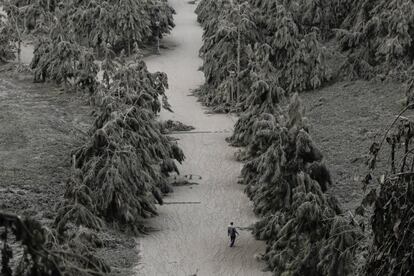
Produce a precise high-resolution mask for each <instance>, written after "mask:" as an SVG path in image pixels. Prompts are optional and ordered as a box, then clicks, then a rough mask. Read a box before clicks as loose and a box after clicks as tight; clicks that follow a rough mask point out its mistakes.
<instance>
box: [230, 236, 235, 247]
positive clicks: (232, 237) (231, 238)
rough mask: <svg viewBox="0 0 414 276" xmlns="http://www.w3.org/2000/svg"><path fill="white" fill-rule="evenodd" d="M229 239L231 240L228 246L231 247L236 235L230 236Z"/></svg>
mask: <svg viewBox="0 0 414 276" xmlns="http://www.w3.org/2000/svg"><path fill="white" fill-rule="evenodd" d="M230 240H231V242H230V247H233V246H234V242H235V241H236V236H231V237H230Z"/></svg>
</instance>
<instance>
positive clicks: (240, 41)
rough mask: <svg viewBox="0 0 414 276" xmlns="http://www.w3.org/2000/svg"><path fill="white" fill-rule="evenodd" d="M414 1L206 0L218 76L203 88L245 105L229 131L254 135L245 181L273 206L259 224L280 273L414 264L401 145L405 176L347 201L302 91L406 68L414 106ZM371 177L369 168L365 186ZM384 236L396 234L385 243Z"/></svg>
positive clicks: (205, 94) (403, 74)
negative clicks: (338, 193)
mask: <svg viewBox="0 0 414 276" xmlns="http://www.w3.org/2000/svg"><path fill="white" fill-rule="evenodd" d="M412 8H414V4H412V3H411V2H410V1H380V0H379V1H370V0H366V1H365V0H361V1H359V0H338V1H314V0H294V1H266V0H264V1H255V0H251V1H250V0H247V1H243V0H240V1H230V0H222V1H211V0H203V1H201V2H200V4H199V6H198V8H197V14H198V20H199V22H200V23H201V25H202V26H203V28H204V36H203V40H204V45H203V47H202V48H201V49H200V56H201V57H202V58H203V61H204V63H203V66H202V67H201V70H202V71H203V72H204V74H205V77H206V81H205V84H204V85H203V86H201V87H200V89H199V90H198V91H196V94H197V95H198V96H199V98H200V99H201V101H202V102H203V103H204V104H205V105H207V106H210V107H211V108H212V109H213V110H215V111H216V112H236V113H237V114H238V115H239V116H240V117H239V120H238V121H237V123H236V125H235V130H234V133H233V135H232V136H231V137H229V139H228V141H229V142H230V143H231V144H232V145H233V146H238V147H243V149H242V150H241V151H239V152H238V154H237V158H238V159H239V160H240V161H243V162H245V165H244V168H243V170H242V177H243V181H242V183H243V184H245V185H246V188H245V191H246V193H247V195H248V196H249V197H250V199H251V200H252V201H253V203H254V210H255V212H256V213H257V214H258V215H259V216H261V217H262V219H261V220H260V221H259V222H258V223H257V224H256V225H255V227H254V234H255V235H256V237H257V238H258V239H263V240H265V241H266V243H267V249H266V253H265V254H264V256H263V258H264V259H265V260H266V261H267V263H268V266H269V269H270V270H271V271H273V273H274V275H320V276H322V275H332V276H333V275H355V274H357V273H358V274H361V275H379V274H381V273H382V272H384V273H385V271H387V272H386V273H390V274H392V275H407V273H410V272H412V271H411V268H410V264H411V263H410V262H411V261H410V260H411V258H412V254H410V253H409V251H408V250H405V251H404V249H403V248H402V247H401V244H402V243H404V244H407V243H406V242H405V241H406V240H405V237H404V238H401V235H403V234H401V235H400V234H398V235H396V232H395V231H397V230H398V233H405V232H404V231H406V230H404V229H407V228H406V227H407V225H406V224H404V227H403V229H401V230H400V228H398V227H399V225H400V223H401V221H402V220H404V221H405V220H407V219H408V217H409V214H408V213H407V212H403V211H402V209H403V208H408V209H410V208H411V207H412V206H411V205H412V204H411V203H409V202H407V204H406V205H404V204H400V203H397V201H396V202H395V204H397V205H396V206H395V208H394V207H393V210H392V211H391V210H389V209H388V207H387V208H386V207H385V204H386V202H394V201H392V199H393V198H395V192H394V190H395V189H402V190H404V188H402V186H401V185H403V184H398V183H401V181H398V178H396V177H395V173H396V169H395V166H396V165H395V164H394V162H397V161H396V160H397V159H395V158H396V157H395V156H394V155H393V156H392V160H393V161H392V162H393V164H394V171H393V173H392V174H391V175H393V176H392V177H386V181H385V183H386V184H387V183H388V184H392V183H395V182H397V184H393V185H392V186H387V185H381V192H380V194H379V195H378V196H377V192H376V190H371V191H370V192H367V196H366V198H365V199H364V201H363V202H362V203H363V206H360V207H359V208H357V209H356V210H346V211H345V210H343V209H342V208H341V206H340V205H339V203H338V200H337V199H336V198H335V196H334V195H332V194H331V193H327V192H328V190H329V187H330V185H331V184H332V183H333V181H332V179H331V175H330V172H329V169H328V164H325V161H324V158H323V149H321V150H320V149H318V147H317V145H316V144H315V143H314V142H313V141H312V138H311V133H310V131H309V130H310V129H311V128H310V126H309V124H308V123H307V120H306V117H305V114H304V108H303V105H302V104H301V101H300V99H299V94H298V93H301V92H304V91H308V90H314V89H317V88H320V87H323V86H326V85H328V84H330V83H332V82H335V81H338V80H341V79H358V78H361V79H373V78H379V79H381V80H385V79H389V80H398V81H400V82H406V84H407V85H406V87H407V105H408V107H411V106H412V105H410V103H411V100H410V99H411V94H410V93H411V92H412V76H411V75H412V69H411V67H412V62H413V61H412V57H411V55H410V49H411V48H410V47H411V41H412V34H413V32H412V16H411V15H410V14H411V13H410V11H411V10H412ZM328 56H330V57H332V56H333V57H335V56H338V57H339V56H342V57H344V58H343V59H339V60H341V61H343V62H341V63H340V64H335V65H332V62H328V61H327V57H328ZM407 124H408V123H406V124H405V125H407ZM410 125H411V123H410ZM398 129H399V130H400V132H401V133H404V135H405V136H404V135H402V134H401V133H400V135H397V136H393V137H394V138H392V137H391V138H390V137H388V138H387V141H394V142H389V143H391V144H392V147H393V150H395V149H396V148H398V145H397V144H398V143H404V144H405V145H406V146H405V153H404V154H405V155H404V154H403V155H404V156H405V157H404V158H403V159H402V160H404V161H403V167H402V169H401V172H404V174H403V175H404V176H403V179H404V181H403V183H404V185H407V183H410V181H411V180H410V179H411V178H407V177H406V175H407V174H408V175H411V173H412V167H411V169H409V165H407V164H408V161H406V160H407V158H408V157H407V156H406V155H408V154H409V152H410V151H409V149H408V145H409V144H410V141H409V139H410V138H409V137H411V136H409V135H408V134H407V133H409V132H408V131H409V129H410V128H408V127H407V126H405V127H402V126H401V127H400V128H398ZM403 129H404V131H403ZM314 131H317V130H314ZM407 135H408V136H409V137H408V138H407V137H406V136H407ZM396 137H397V138H396ZM403 137H406V138H405V140H404V141H405V142H403V141H401V139H403ZM384 139H385V138H384ZM400 141H401V142H400ZM393 143H394V144H393ZM375 145H377V146H378V144H374V148H371V150H372V151H373V155H376V154H377V152H376V150H377V149H376V148H375ZM401 158H402V157H401ZM371 161H372V160H371ZM370 164H371V163H370ZM405 171H407V172H405ZM387 175H389V174H387ZM400 177H402V176H400ZM371 179H373V177H372V175H371V174H369V175H368V176H367V177H366V178H365V179H364V183H366V184H364V187H367V185H368V182H369V180H371ZM400 179H401V178H400ZM362 184H363V183H362ZM398 185H400V186H401V187H400V186H398ZM374 186H376V187H378V185H374ZM397 186H398V187H400V188H398V187H397ZM402 190H401V191H402ZM401 191H400V192H401ZM400 192H398V193H400ZM403 194H404V193H402V195H403ZM404 202H406V201H404ZM373 203H375V205H374V206H375V207H374V210H373V211H374V217H373V219H372V220H371V221H368V220H367V219H366V218H364V215H368V216H369V213H370V212H369V211H367V208H368V206H370V205H371V204H373ZM388 204H389V203H387V206H388ZM410 204H411V205H410ZM368 209H369V208H368ZM384 209H386V210H384ZM388 210H389V211H388ZM404 210H405V209H404ZM365 211H367V212H365ZM384 212H385V213H386V214H384ZM401 212H403V213H404V214H405V215H404V219H403V218H402V217H401V214H402V213H401ZM399 222H400V223H399ZM384 225H389V227H388V228H387V227H386V226H384ZM391 225H393V226H394V228H392V227H391ZM395 227H397V228H395ZM371 229H372V231H371ZM393 229H394V230H393ZM372 236H374V239H372ZM404 236H405V235H404ZM379 237H380V238H379ZM382 238H384V239H387V240H388V241H389V243H387V245H384V244H382V242H380V240H381V241H383V239H382ZM394 238H396V240H395V239H394ZM408 239H409V238H408ZM397 244H399V245H398V248H396V246H397ZM399 248H400V249H401V250H402V251H403V252H401V251H399V250H398V249H399ZM393 250H394V251H393ZM386 252H388V253H386ZM389 252H393V253H392V256H389V255H388V254H389ZM397 252H398V253H397ZM398 254H405V255H404V256H405V257H404V258H403V260H402V263H400V262H397V261H396V260H397V259H400V257H401V256H402V255H398ZM397 255H398V256H399V257H398V256H397ZM381 256H383V257H381ZM385 256H386V257H385ZM378 258H381V260H379V259H378ZM392 260H394V261H392ZM382 261H384V262H382Z"/></svg>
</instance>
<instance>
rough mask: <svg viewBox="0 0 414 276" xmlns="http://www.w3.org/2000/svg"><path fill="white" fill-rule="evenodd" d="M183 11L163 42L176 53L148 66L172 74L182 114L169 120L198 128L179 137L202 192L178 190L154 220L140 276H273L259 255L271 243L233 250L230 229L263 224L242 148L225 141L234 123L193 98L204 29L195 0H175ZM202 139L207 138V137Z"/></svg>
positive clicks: (248, 239)
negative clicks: (244, 174) (251, 196)
mask: <svg viewBox="0 0 414 276" xmlns="http://www.w3.org/2000/svg"><path fill="white" fill-rule="evenodd" d="M170 3H171V5H172V6H173V7H174V8H175V9H176V11H177V15H176V17H175V22H176V25H177V26H176V27H175V28H174V30H173V32H172V34H171V35H170V36H169V37H167V38H166V39H164V40H163V44H164V45H166V46H168V48H169V50H162V52H161V55H160V56H152V57H149V58H148V59H146V62H147V65H148V67H149V69H150V70H151V71H156V70H159V71H163V72H166V73H167V74H168V78H169V85H170V90H169V91H168V96H169V101H170V103H171V105H172V107H173V109H174V113H162V115H161V117H162V119H174V120H179V121H181V122H183V123H186V124H189V125H192V126H194V127H195V128H196V130H195V132H196V133H187V134H184V133H183V134H179V135H175V136H176V137H177V138H179V139H180V140H179V144H180V146H181V147H182V149H183V150H184V152H185V154H186V157H187V158H186V161H185V162H184V164H183V166H182V167H181V168H180V170H181V173H182V174H184V175H186V174H193V175H200V176H201V177H202V179H201V180H200V181H198V180H197V182H199V184H200V185H195V186H190V187H188V186H186V187H180V188H176V189H175V192H174V193H173V194H172V195H170V196H168V197H166V198H165V201H166V202H200V203H199V204H168V205H164V206H161V207H160V208H159V213H160V214H159V216H158V217H156V218H154V219H151V220H150V221H149V223H148V224H149V226H153V227H155V228H157V229H159V231H157V232H154V233H151V234H149V235H147V236H144V237H142V238H140V239H139V240H138V244H139V245H138V246H139V250H140V254H141V258H140V260H139V265H138V266H137V267H136V272H137V275H146V276H153V275H154V276H155V275H160V276H162V275H171V276H188V275H198V276H200V275H201V276H204V275H208V276H210V275H225V276H231V275H237V276H243V275H269V274H266V273H264V272H262V271H261V270H262V269H263V266H264V264H263V263H259V262H258V261H257V260H256V259H255V258H254V255H255V254H257V253H261V252H264V243H262V242H258V241H256V240H255V239H254V238H253V237H252V235H251V234H250V232H248V231H239V232H240V237H239V238H238V240H237V242H236V247H235V248H229V247H228V238H227V232H226V231H227V225H228V223H229V221H234V222H235V223H236V224H237V226H243V227H244V226H249V225H251V224H252V223H253V222H254V221H255V220H256V218H255V216H254V214H253V212H252V207H251V205H250V203H249V200H248V198H247V197H246V196H245V194H244V193H243V186H241V185H238V184H237V180H238V176H239V173H240V169H241V167H242V164H241V163H238V162H236V161H235V160H234V152H235V149H233V148H231V147H229V146H228V145H227V143H226V142H225V140H224V139H225V138H226V137H227V136H229V135H230V134H231V131H232V128H233V125H234V121H235V119H234V118H231V117H230V116H227V115H208V114H205V111H206V109H205V108H203V107H202V106H201V105H200V104H199V103H197V102H196V98H195V97H189V96H188V94H190V92H191V90H192V89H195V88H197V87H198V86H199V85H201V84H202V83H203V75H202V73H201V72H199V71H198V68H199V66H200V65H201V64H202V61H201V59H199V58H198V50H199V48H200V47H201V43H202V42H201V36H202V29H201V27H200V26H199V25H198V24H197V22H196V15H195V14H194V9H195V5H191V4H188V3H187V0H170ZM200 132H202V133H200Z"/></svg>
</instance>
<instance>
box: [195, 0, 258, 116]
mask: <svg viewBox="0 0 414 276" xmlns="http://www.w3.org/2000/svg"><path fill="white" fill-rule="evenodd" d="M252 16H253V14H252V13H251V12H250V8H249V5H248V3H247V2H242V3H234V4H230V5H229V11H228V13H224V14H223V15H222V16H221V17H219V19H218V21H217V24H208V23H207V24H206V28H216V27H218V29H216V30H214V31H213V30H208V29H207V30H206V31H205V34H208V33H212V35H211V36H210V37H207V36H204V44H203V47H202V48H201V49H200V55H201V56H202V57H203V60H204V63H203V66H202V68H201V69H202V70H203V72H204V74H205V77H206V83H205V85H204V86H203V87H201V89H200V90H199V91H198V94H199V95H200V97H201V98H202V99H203V101H204V102H205V103H206V104H207V105H214V106H219V105H223V104H224V105H225V107H222V106H221V107H219V108H218V110H220V109H221V111H223V110H226V111H229V110H230V109H231V108H234V107H235V106H236V105H237V104H238V103H239V99H240V98H241V97H243V96H242V93H244V92H245V91H246V87H242V86H243V77H244V75H245V69H246V67H247V65H248V58H247V56H248V53H247V52H246V51H247V50H248V49H249V48H250V47H251V45H252V44H254V42H255V41H257V30H256V26H255V24H254V19H253V17H252ZM211 20H212V21H213V22H215V19H211ZM247 85H248V86H249V85H250V84H247Z"/></svg>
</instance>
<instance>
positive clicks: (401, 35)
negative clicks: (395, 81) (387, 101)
mask: <svg viewBox="0 0 414 276" xmlns="http://www.w3.org/2000/svg"><path fill="white" fill-rule="evenodd" d="M413 12H414V3H413V2H412V1H409V0H392V1H385V0H364V1H354V2H353V5H352V9H351V11H350V12H349V13H348V15H347V17H346V18H345V20H344V22H343V24H342V29H341V30H339V31H338V40H339V43H340V45H341V47H342V50H343V51H345V52H346V53H347V54H348V56H349V58H348V62H347V63H346V64H345V68H344V69H346V70H344V72H345V74H346V75H348V76H351V77H353V78H356V77H363V78H367V79H369V78H372V77H373V76H374V75H375V74H376V73H382V74H386V75H391V76H392V77H398V78H399V77H401V72H404V71H405V70H406V69H407V67H409V66H411V64H412V62H413V58H414V56H413V54H412V52H413V51H412V40H413V36H414V29H413V26H414V24H413V17H412V14H413Z"/></svg>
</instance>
